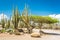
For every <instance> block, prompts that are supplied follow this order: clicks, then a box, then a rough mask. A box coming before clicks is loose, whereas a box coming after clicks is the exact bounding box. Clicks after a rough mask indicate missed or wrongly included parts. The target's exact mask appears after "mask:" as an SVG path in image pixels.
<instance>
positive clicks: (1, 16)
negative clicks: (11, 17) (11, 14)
mask: <svg viewBox="0 0 60 40" xmlns="http://www.w3.org/2000/svg"><path fill="white" fill-rule="evenodd" d="M3 15H4V16H3ZM3 18H4V19H8V17H7V15H5V14H3V13H1V14H0V21H1V19H3Z"/></svg>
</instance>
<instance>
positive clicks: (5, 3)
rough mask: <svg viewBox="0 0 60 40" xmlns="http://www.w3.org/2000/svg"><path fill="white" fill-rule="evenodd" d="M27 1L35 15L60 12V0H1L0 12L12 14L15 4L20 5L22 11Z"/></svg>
mask: <svg viewBox="0 0 60 40" xmlns="http://www.w3.org/2000/svg"><path fill="white" fill-rule="evenodd" d="M25 3H26V4H27V5H28V6H29V10H31V13H32V14H33V15H43V16H46V15H50V14H59V13H60V0H0V13H2V12H3V13H4V14H6V15H7V16H10V15H11V14H12V9H13V5H14V7H16V6H18V9H19V11H20V13H22V11H23V9H24V5H25Z"/></svg>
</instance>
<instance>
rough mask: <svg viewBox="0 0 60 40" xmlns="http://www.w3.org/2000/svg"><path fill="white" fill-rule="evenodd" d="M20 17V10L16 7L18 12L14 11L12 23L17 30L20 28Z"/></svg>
mask: <svg viewBox="0 0 60 40" xmlns="http://www.w3.org/2000/svg"><path fill="white" fill-rule="evenodd" d="M19 16H20V15H19V12H18V9H17V7H16V10H13V16H12V22H13V25H14V28H15V29H17V28H18V22H19Z"/></svg>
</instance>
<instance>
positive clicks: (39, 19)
mask: <svg viewBox="0 0 60 40" xmlns="http://www.w3.org/2000/svg"><path fill="white" fill-rule="evenodd" d="M58 22H59V21H58V20H57V19H55V18H51V17H49V16H36V15H32V13H31V15H29V10H28V8H27V6H26V5H25V8H24V10H23V12H22V13H21V14H20V12H19V10H18V7H16V8H14V9H13V10H12V16H11V18H10V19H9V20H7V19H4V14H3V19H2V20H1V22H0V24H1V25H2V26H1V27H2V29H1V30H0V32H1V33H5V32H7V33H10V34H16V35H20V34H21V32H23V33H29V34H31V35H36V36H37V35H38V36H41V35H42V34H41V31H42V30H41V29H53V27H55V26H52V25H53V24H55V23H58ZM43 24H48V25H49V27H47V25H46V27H43ZM24 28H25V29H24ZM34 28H35V29H39V34H35V33H33V32H32V30H33V29H34ZM54 29H56V28H54ZM32 33H33V34H32Z"/></svg>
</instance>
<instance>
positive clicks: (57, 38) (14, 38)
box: [0, 31, 60, 40]
mask: <svg viewBox="0 0 60 40" xmlns="http://www.w3.org/2000/svg"><path fill="white" fill-rule="evenodd" d="M55 32H57V31H55ZM0 40H60V35H42V37H41V38H34V37H31V35H30V34H23V35H14V34H12V35H10V34H7V33H2V34H0Z"/></svg>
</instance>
